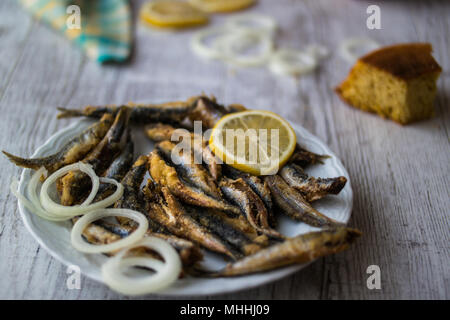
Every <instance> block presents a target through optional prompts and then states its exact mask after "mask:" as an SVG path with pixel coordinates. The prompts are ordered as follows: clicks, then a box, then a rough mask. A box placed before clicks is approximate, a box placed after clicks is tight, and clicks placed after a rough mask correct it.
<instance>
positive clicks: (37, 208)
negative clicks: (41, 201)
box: [10, 172, 66, 221]
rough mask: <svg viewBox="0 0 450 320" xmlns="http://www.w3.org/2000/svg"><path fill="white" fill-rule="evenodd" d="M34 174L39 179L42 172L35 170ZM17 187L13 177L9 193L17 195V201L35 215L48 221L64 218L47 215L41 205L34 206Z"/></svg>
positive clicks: (17, 183)
mask: <svg viewBox="0 0 450 320" xmlns="http://www.w3.org/2000/svg"><path fill="white" fill-rule="evenodd" d="M35 175H36V176H37V177H38V179H40V177H41V175H42V172H40V173H39V175H38V172H36V173H35ZM18 187H19V182H18V181H17V179H15V180H14V181H13V182H12V183H11V185H10V189H11V193H12V194H13V195H15V196H16V197H17V199H18V200H19V202H20V203H21V204H22V205H23V206H24V207H25V208H27V209H28V210H29V211H30V212H32V213H34V214H35V215H37V216H39V217H41V218H43V219H46V220H50V221H63V220H66V218H61V217H55V216H53V215H49V214H48V212H46V211H45V210H43V209H42V207H40V206H35V204H34V203H33V202H31V201H30V200H28V199H27V198H26V197H25V196H24V195H23V194H21V193H20V192H19V190H18ZM34 192H36V191H34Z"/></svg>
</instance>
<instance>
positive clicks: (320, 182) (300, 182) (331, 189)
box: [280, 163, 347, 202]
mask: <svg viewBox="0 0 450 320" xmlns="http://www.w3.org/2000/svg"><path fill="white" fill-rule="evenodd" d="M280 175H281V176H282V177H283V179H284V180H285V181H286V182H287V183H288V184H289V185H290V186H291V187H293V188H295V189H297V190H298V191H300V192H301V193H302V195H303V197H304V198H305V200H306V201H308V202H312V201H316V200H319V199H321V198H323V197H325V196H326V195H328V194H338V193H339V192H341V190H342V188H344V186H345V184H346V183H347V178H345V177H336V178H314V177H310V176H308V174H306V173H305V172H304V171H303V169H302V168H301V167H300V166H299V165H296V164H293V163H291V164H287V165H286V166H284V167H283V168H282V169H281V171H280Z"/></svg>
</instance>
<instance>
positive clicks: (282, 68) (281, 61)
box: [269, 49, 317, 75]
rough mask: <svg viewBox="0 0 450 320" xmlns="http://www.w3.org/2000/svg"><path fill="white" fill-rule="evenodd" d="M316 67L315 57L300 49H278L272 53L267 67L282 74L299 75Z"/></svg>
mask: <svg viewBox="0 0 450 320" xmlns="http://www.w3.org/2000/svg"><path fill="white" fill-rule="evenodd" d="M316 67H317V60H316V58H315V57H314V56H313V55H311V54H309V53H307V52H305V51H300V50H291V49H280V50H278V51H277V52H275V53H274V54H273V55H272V59H271V61H270V64H269V69H270V71H272V72H273V73H277V74H282V75H299V74H305V73H309V72H311V71H313V70H314V69H315V68H316Z"/></svg>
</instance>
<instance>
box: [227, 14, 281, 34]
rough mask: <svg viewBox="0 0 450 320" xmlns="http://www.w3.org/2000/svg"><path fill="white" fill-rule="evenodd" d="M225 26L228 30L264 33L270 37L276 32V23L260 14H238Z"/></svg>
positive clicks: (229, 19)
mask: <svg viewBox="0 0 450 320" xmlns="http://www.w3.org/2000/svg"><path fill="white" fill-rule="evenodd" d="M248 24H251V25H248ZM225 26H227V27H228V28H230V29H241V30H249V31H259V32H265V33H267V34H268V35H270V36H272V35H273V34H274V33H275V32H276V30H277V23H276V22H275V20H274V19H272V18H271V17H269V16H263V15H260V14H240V15H235V16H232V17H230V18H228V20H227V21H226V22H225Z"/></svg>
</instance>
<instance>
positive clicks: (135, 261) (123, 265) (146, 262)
mask: <svg viewBox="0 0 450 320" xmlns="http://www.w3.org/2000/svg"><path fill="white" fill-rule="evenodd" d="M129 267H146V268H149V269H152V270H154V271H157V272H159V271H162V270H163V268H164V262H162V261H160V260H157V259H154V258H151V257H130V258H123V259H122V260H120V269H121V270H123V271H124V270H126V269H127V268H129Z"/></svg>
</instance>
